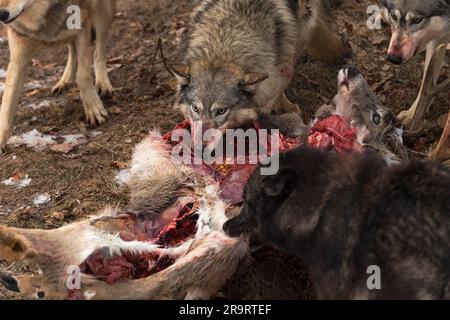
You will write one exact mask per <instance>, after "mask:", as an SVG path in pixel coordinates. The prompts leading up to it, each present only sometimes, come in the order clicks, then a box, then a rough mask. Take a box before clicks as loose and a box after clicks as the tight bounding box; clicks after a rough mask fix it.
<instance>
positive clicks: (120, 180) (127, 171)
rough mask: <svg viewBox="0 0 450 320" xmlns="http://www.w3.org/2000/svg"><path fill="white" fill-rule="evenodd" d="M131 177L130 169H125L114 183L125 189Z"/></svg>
mask: <svg viewBox="0 0 450 320" xmlns="http://www.w3.org/2000/svg"><path fill="white" fill-rule="evenodd" d="M129 176H130V169H123V170H120V171H119V172H118V173H117V175H116V177H115V178H114V181H115V182H116V184H117V185H118V186H119V187H123V186H125V185H126V184H127V183H128V178H129Z"/></svg>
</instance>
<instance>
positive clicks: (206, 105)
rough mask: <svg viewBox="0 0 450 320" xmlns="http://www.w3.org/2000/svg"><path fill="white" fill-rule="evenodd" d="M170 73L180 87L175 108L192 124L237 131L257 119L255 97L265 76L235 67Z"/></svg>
mask: <svg viewBox="0 0 450 320" xmlns="http://www.w3.org/2000/svg"><path fill="white" fill-rule="evenodd" d="M169 69H170V67H169ZM186 69H187V68H186ZM169 71H172V73H173V74H175V75H176V77H177V80H178V84H179V92H178V100H177V102H176V107H177V108H178V109H179V110H181V111H182V113H183V114H184V116H185V118H186V119H188V120H190V121H191V122H192V123H201V124H202V127H203V130H207V129H212V128H214V129H222V130H223V129H228V128H238V127H241V126H243V125H245V124H248V123H252V122H254V121H256V120H257V116H258V112H257V107H258V106H257V104H256V103H255V101H254V99H253V98H254V95H255V91H256V88H257V87H258V85H259V84H260V83H261V82H263V81H264V80H265V79H266V78H267V76H266V75H263V74H260V73H247V74H242V73H240V72H239V71H236V70H234V68H227V69H223V68H221V69H215V68H209V67H207V68H201V69H199V70H197V71H192V72H191V71H189V70H185V71H184V72H180V71H177V70H176V69H175V68H174V69H172V70H169Z"/></svg>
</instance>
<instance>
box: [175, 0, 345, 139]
mask: <svg viewBox="0 0 450 320" xmlns="http://www.w3.org/2000/svg"><path fill="white" fill-rule="evenodd" d="M329 21H330V19H329V17H328V15H327V12H326V9H325V7H324V4H323V2H322V1H321V0H310V1H304V0H289V1H287V0H205V1H202V2H201V3H200V5H199V6H198V7H197V9H196V10H195V11H194V13H193V16H192V21H191V31H190V33H189V35H188V37H187V49H186V54H185V58H184V61H183V62H182V63H181V65H167V67H168V69H169V71H170V72H171V73H172V74H173V75H174V76H176V78H177V80H178V84H179V88H178V98H177V101H176V104H175V106H176V108H178V109H179V110H181V111H182V113H183V114H184V115H185V117H186V119H189V120H191V121H192V122H193V123H196V122H199V123H201V124H202V126H203V129H209V128H216V129H227V128H240V127H242V126H244V125H245V124H247V123H249V122H250V123H252V122H254V121H257V120H258V115H259V114H261V113H265V114H273V116H276V115H279V114H289V113H291V114H294V115H298V114H299V113H300V112H299V111H300V110H299V108H298V106H297V105H294V104H292V103H291V102H290V101H288V99H287V98H286V96H285V95H284V91H285V89H286V87H287V86H288V84H289V83H290V81H291V79H292V77H293V74H294V68H295V65H296V60H297V58H298V56H299V54H300V53H301V52H302V50H303V49H304V48H307V49H308V50H309V51H310V52H311V53H312V54H313V55H315V56H316V57H318V58H320V59H322V60H327V61H331V60H333V59H335V58H336V57H340V56H342V55H343V54H344V53H345V47H344V44H343V41H342V39H340V37H338V36H337V34H335V33H333V32H332V31H331V30H330V29H329V27H328V26H329V25H330V23H329ZM296 121H297V122H298V128H293V131H294V133H295V132H297V133H301V132H303V133H304V132H305V128H306V126H305V125H304V124H303V123H302V120H301V118H300V117H298V116H297V118H296ZM194 130H195V129H194ZM283 133H284V134H286V135H289V133H287V132H283Z"/></svg>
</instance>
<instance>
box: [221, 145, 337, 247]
mask: <svg viewBox="0 0 450 320" xmlns="http://www.w3.org/2000/svg"><path fill="white" fill-rule="evenodd" d="M335 156H336V155H334V154H333V153H331V152H323V151H321V150H317V149H313V148H310V147H304V146H302V147H299V148H297V149H294V150H292V151H289V152H287V153H284V154H282V155H281V159H280V170H279V171H278V173H277V174H275V175H272V176H263V175H261V172H260V168H258V169H257V170H255V172H254V173H253V175H252V176H251V178H250V179H249V182H248V184H247V186H246V188H245V191H244V197H243V198H244V204H243V206H242V209H241V212H240V214H239V216H237V217H236V218H234V219H231V220H229V221H228V222H227V223H225V225H224V227H223V229H224V231H225V232H226V233H227V234H228V235H229V236H232V237H237V236H240V235H242V234H246V233H250V234H253V235H257V236H258V237H259V238H260V239H261V240H263V241H268V240H269V239H268V238H271V239H272V240H273V239H277V241H276V243H278V244H283V243H285V242H289V241H290V240H291V239H299V238H304V239H306V238H308V237H309V236H310V235H311V234H312V232H313V231H314V229H315V228H316V226H317V223H318V221H319V219H318V218H319V215H318V211H317V210H314V207H315V206H316V205H318V204H319V203H320V202H321V199H322V195H323V184H322V183H317V181H324V180H321V179H323V176H324V175H326V171H327V169H326V168H327V167H328V165H329V164H330V162H332V161H337V158H336V159H335Z"/></svg>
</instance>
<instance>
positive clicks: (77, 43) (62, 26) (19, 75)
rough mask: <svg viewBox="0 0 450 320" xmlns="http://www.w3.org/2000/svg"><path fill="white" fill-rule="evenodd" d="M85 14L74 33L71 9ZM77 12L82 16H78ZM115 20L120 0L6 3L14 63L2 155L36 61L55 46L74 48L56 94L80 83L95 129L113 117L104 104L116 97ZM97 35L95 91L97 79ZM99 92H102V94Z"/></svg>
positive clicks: (1, 132)
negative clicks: (109, 61) (112, 76)
mask: <svg viewBox="0 0 450 320" xmlns="http://www.w3.org/2000/svg"><path fill="white" fill-rule="evenodd" d="M75 7H76V8H77V10H78V9H79V17H76V19H78V18H79V19H80V23H81V28H79V29H77V28H74V29H71V28H69V27H68V23H67V22H68V19H69V17H70V12H72V11H71V10H70V8H75ZM74 12H77V11H74ZM114 14H115V0H1V1H0V21H1V22H3V23H4V24H6V25H7V27H8V41H9V48H10V56H11V57H10V63H9V66H8V71H7V74H6V84H5V92H4V94H3V100H2V107H1V111H0V153H1V152H2V150H3V149H4V148H5V146H6V143H7V142H8V139H9V137H10V135H11V128H12V124H13V119H14V115H15V113H16V110H17V107H18V104H19V99H20V94H21V91H22V87H23V84H24V80H25V75H26V71H27V68H28V66H29V64H30V63H31V60H32V58H33V56H34V55H36V54H37V53H38V52H39V51H40V50H42V49H45V48H47V47H52V46H55V45H68V48H69V58H68V62H67V66H66V69H65V71H64V74H63V76H62V78H61V80H60V81H59V82H58V83H57V84H56V86H55V87H54V88H53V92H59V91H62V90H64V89H65V88H66V87H67V86H68V85H69V84H70V83H71V82H72V81H74V80H75V79H76V82H77V85H78V88H79V89H80V94H81V99H82V100H83V105H84V111H85V114H86V119H87V121H88V122H89V123H90V124H91V125H95V124H97V123H98V124H101V123H103V122H105V119H106V116H107V115H108V112H107V111H106V109H105V108H104V106H103V103H102V101H101V100H100V97H99V94H98V93H97V90H98V91H99V92H100V94H102V95H106V94H108V95H109V94H112V91H113V88H112V85H111V82H110V80H109V78H108V71H107V66H106V42H107V34H108V31H109V29H110V26H111V23H112V21H113V19H114ZM93 31H94V32H95V37H96V48H95V58H94V69H95V77H96V80H95V86H94V80H93V78H92V74H91V67H92V64H93V63H92V60H93V52H92V40H93V39H92V34H93ZM96 88H97V90H96Z"/></svg>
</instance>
